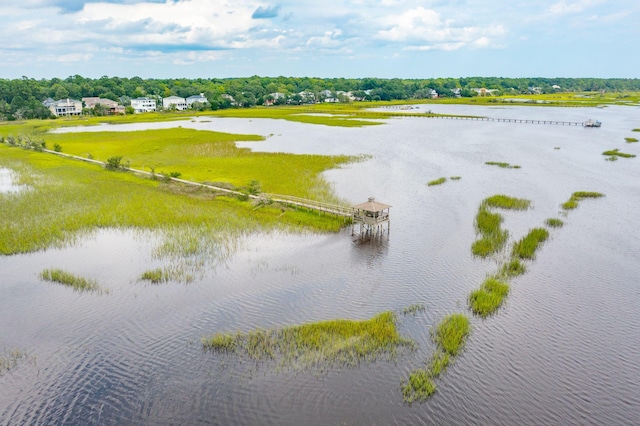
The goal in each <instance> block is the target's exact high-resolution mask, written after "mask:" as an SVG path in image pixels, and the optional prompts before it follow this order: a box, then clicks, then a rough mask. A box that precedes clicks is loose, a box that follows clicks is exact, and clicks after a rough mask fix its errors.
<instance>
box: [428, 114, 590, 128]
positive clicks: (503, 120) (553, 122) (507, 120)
mask: <svg viewBox="0 0 640 426" xmlns="http://www.w3.org/2000/svg"><path fill="white" fill-rule="evenodd" d="M425 117H427V118H441V119H447V120H472V121H493V122H497V123H522V124H550V125H554V126H584V123H583V122H581V121H556V120H527V119H521V118H492V117H472V116H459V115H426V116H425Z"/></svg>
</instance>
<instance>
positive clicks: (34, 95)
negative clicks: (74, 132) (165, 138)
mask: <svg viewBox="0 0 640 426" xmlns="http://www.w3.org/2000/svg"><path fill="white" fill-rule="evenodd" d="M475 88H485V89H489V90H492V93H493V94H494V95H497V94H522V93H530V92H531V91H532V90H535V92H536V93H553V92H558V91H563V92H586V91H590V92H593V91H614V92H622V91H640V79H617V78H613V79H600V78H503V77H464V78H433V79H382V78H358V79H354V78H313V77H260V76H253V77H246V78H226V79H217V78H208V79H206V78H197V79H186V78H179V79H143V78H140V77H132V78H122V77H108V76H103V77H100V78H97V79H92V78H85V77H82V76H80V75H74V76H70V77H67V78H65V79H60V78H52V79H41V80H36V79H33V78H28V77H22V78H20V79H13V80H8V79H0V120H14V119H29V118H49V117H50V112H49V110H48V109H47V108H46V107H44V105H42V101H44V100H45V99H47V98H52V99H54V100H58V99H65V98H72V99H78V100H80V99H82V98H83V97H93V96H96V97H101V98H106V99H111V100H114V101H117V102H120V103H122V104H123V105H125V106H127V105H129V104H130V100H131V99H132V98H137V97H142V96H147V97H151V98H156V99H158V100H159V99H161V98H164V97H168V96H171V95H176V96H180V97H185V98H186V97H188V96H191V95H196V94H200V93H203V94H204V95H205V96H206V97H207V99H208V100H209V104H207V105H206V106H202V105H201V106H200V107H201V108H202V107H205V108H208V109H213V110H215V109H220V108H229V107H252V106H255V105H262V104H263V103H264V102H265V100H267V99H269V100H271V101H274V102H275V103H276V104H277V103H284V102H286V103H303V102H308V101H309V98H308V97H305V96H301V95H300V94H301V93H307V94H308V93H311V94H313V97H312V99H315V100H316V101H322V100H324V99H323V98H324V97H327V96H332V97H334V98H335V99H340V100H342V101H344V100H348V99H345V98H344V95H343V93H345V92H348V93H350V94H351V95H352V96H353V97H355V98H357V99H360V100H398V99H424V98H428V97H430V93H431V90H435V91H436V92H437V93H438V95H439V97H451V96H463V97H464V96H476V95H477V93H476V92H475V91H474V90H473V89H475ZM327 91H329V93H331V95H328V94H327ZM274 93H279V94H283V95H284V96H282V97H277V98H276V99H274V97H273V96H272V94H274ZM223 95H230V96H231V97H232V98H233V101H231V100H230V99H229V98H228V97H227V96H223Z"/></svg>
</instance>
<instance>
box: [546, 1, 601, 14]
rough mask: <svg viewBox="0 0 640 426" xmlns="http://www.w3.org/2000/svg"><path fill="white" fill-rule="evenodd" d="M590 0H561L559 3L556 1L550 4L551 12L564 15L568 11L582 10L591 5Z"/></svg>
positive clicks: (576, 11)
mask: <svg viewBox="0 0 640 426" xmlns="http://www.w3.org/2000/svg"><path fill="white" fill-rule="evenodd" d="M590 3H591V2H590V1H589V0H577V1H573V2H567V1H566V0H561V1H559V2H558V3H554V4H552V5H551V6H549V12H550V13H552V14H554V15H564V14H568V13H578V12H582V11H583V10H584V9H585V8H587V7H589V6H590Z"/></svg>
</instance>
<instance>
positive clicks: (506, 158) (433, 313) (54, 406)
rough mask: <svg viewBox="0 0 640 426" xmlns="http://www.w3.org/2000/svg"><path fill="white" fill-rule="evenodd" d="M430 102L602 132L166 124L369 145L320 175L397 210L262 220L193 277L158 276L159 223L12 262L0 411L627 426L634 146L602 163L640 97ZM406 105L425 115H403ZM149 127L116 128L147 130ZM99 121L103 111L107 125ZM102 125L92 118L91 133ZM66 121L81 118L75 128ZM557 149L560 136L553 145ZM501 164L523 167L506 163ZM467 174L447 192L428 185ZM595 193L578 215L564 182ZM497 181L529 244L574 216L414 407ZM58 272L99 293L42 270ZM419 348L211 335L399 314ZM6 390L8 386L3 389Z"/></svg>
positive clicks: (59, 415)
mask: <svg viewBox="0 0 640 426" xmlns="http://www.w3.org/2000/svg"><path fill="white" fill-rule="evenodd" d="M422 108H424V109H425V110H428V109H431V110H432V111H434V112H438V113H458V114H472V115H483V116H491V117H504V118H527V119H541V120H544V119H547V120H550V119H553V120H565V121H584V120H586V119H588V118H594V119H599V120H601V121H602V122H603V127H602V128H599V129H585V128H582V127H565V126H549V125H534V124H511V123H490V122H474V121H454V120H442V119H422V118H420V119H417V118H399V119H393V120H390V121H389V122H388V124H385V125H381V126H372V127H367V128H348V129H347V128H333V127H325V126H312V125H305V124H301V123H289V122H286V121H282V120H258V119H253V120H246V119H219V118H209V117H207V118H204V117H203V118H198V119H195V120H194V121H181V122H179V123H155V124H152V125H147V126H153V127H155V128H167V127H175V126H177V125H181V126H183V127H193V128H200V129H212V130H218V131H226V132H236V133H257V134H262V135H265V136H268V138H267V139H266V141H264V142H246V143H241V144H240V145H243V146H248V147H251V148H253V149H259V150H264V151H285V152H295V153H326V154H354V155H358V154H371V155H372V156H373V157H372V158H371V159H370V160H368V161H365V162H361V163H355V164H351V165H348V166H345V167H343V168H341V169H338V170H332V171H329V172H327V173H326V174H325V175H326V177H327V179H328V180H329V181H330V182H332V184H333V186H334V189H335V191H336V193H337V194H338V195H339V196H340V197H343V198H344V199H346V200H349V201H351V202H353V203H359V202H362V201H365V200H366V198H367V197H369V196H375V197H376V199H378V200H379V201H381V202H384V203H387V204H391V205H392V206H393V207H392V209H391V229H390V233H389V234H388V235H385V237H384V238H383V239H382V240H380V241H375V242H368V243H362V242H359V241H358V240H354V239H353V238H352V237H351V236H350V232H349V231H348V230H345V231H344V232H342V233H340V234H337V235H329V236H317V235H302V236H300V235H282V234H271V235H253V236H249V237H247V238H246V239H244V240H243V241H242V243H241V247H240V249H239V250H238V252H237V253H236V255H235V256H233V257H232V258H231V259H229V260H227V261H225V262H224V263H222V264H218V265H211V267H210V268H209V269H208V270H207V271H206V273H205V275H204V276H203V277H202V279H199V280H197V281H195V282H193V283H190V284H179V283H168V284H164V285H159V286H158V285H149V284H144V283H140V282H137V281H136V279H137V277H138V276H139V275H140V273H141V272H143V271H145V270H147V269H150V268H152V267H156V266H158V260H156V259H154V258H153V256H152V254H151V253H152V248H153V239H150V238H148V236H141V235H136V234H135V233H131V232H116V231H108V230H103V231H100V232H97V233H95V235H93V236H92V237H90V238H87V239H85V240H84V241H83V242H82V243H81V244H79V245H78V246H75V247H72V248H68V249H61V250H49V251H46V252H41V253H34V254H29V255H20V256H11V257H4V258H0V270H1V271H2V275H1V276H0V324H3V326H2V334H0V348H7V349H14V348H17V349H21V350H24V351H26V352H27V354H28V355H29V356H30V358H29V360H28V361H23V362H21V363H20V365H19V366H18V367H17V368H15V369H13V370H11V371H9V372H5V373H4V374H3V375H2V376H0V388H1V389H3V392H0V422H1V423H6V424H23V423H38V424H43V423H45V424H48V423H55V424H60V423H66V424H88V423H100V424H102V423H106V424H122V423H135V424H140V423H143V424H174V423H186V424H194V423H195V424H199V423H202V424H342V423H346V424H385V425H386V424H514V423H518V424H634V423H637V419H639V418H640V397H639V395H640V383H639V382H638V380H637V378H638V377H640V339H638V334H639V332H640V289H639V287H638V285H639V284H638V283H639V281H640V280H639V278H640V270H639V269H638V266H637V259H638V258H640V245H639V244H638V241H639V237H640V227H638V226H637V224H636V222H637V220H636V216H637V206H639V205H640V187H639V186H638V184H637V178H638V176H639V175H638V165H637V164H638V163H637V161H638V159H637V158H634V159H624V158H622V159H620V160H619V161H616V162H609V161H604V158H605V157H604V156H602V155H601V153H602V152H603V151H605V150H608V149H612V148H620V150H621V151H623V152H629V153H634V154H640V153H639V152H638V150H639V149H640V148H639V146H638V145H639V144H626V143H624V138H625V137H629V136H633V134H632V132H631V129H633V128H637V127H640V125H639V123H638V122H639V121H640V118H639V114H638V113H639V112H640V111H639V109H638V108H635V107H627V108H621V107H610V108H605V109H595V108H592V109H582V108H540V107H524V106H519V107H496V108H487V107H474V106H456V105H442V106H439V105H436V106H434V105H428V106H423V107H422ZM413 112H415V110H414V111H413ZM142 126H143V125H141V124H131V125H122V126H108V129H110V130H113V129H116V128H117V129H118V130H127V129H128V130H131V129H141V128H143V127H142ZM105 127H106V126H105ZM90 129H91V130H92V131H95V130H99V128H90ZM66 131H70V130H66ZM556 148H559V149H556ZM486 161H503V162H508V163H511V164H517V165H520V166H521V167H522V168H521V169H501V168H498V167H495V166H488V165H485V164H484V163H485V162H486ZM442 176H445V177H451V176H461V180H459V181H452V180H448V181H447V182H446V183H444V184H443V185H440V186H435V187H427V185H426V183H427V182H428V181H430V180H433V179H436V178H439V177H442ZM578 190H587V191H599V192H602V193H604V194H606V197H605V198H601V199H596V200H584V201H582V202H581V204H580V206H579V207H578V209H576V210H574V211H570V212H569V213H568V214H567V215H566V217H565V216H563V215H562V214H561V212H560V208H559V205H560V204H561V203H562V202H564V201H566V200H567V199H568V198H569V196H570V195H571V193H572V192H574V191H578ZM497 193H504V194H507V195H512V196H516V197H523V198H527V199H530V200H531V201H532V202H533V204H534V208H533V209H531V210H529V211H526V212H508V213H504V216H505V222H504V227H505V229H508V230H509V231H510V234H511V236H512V239H518V238H520V237H521V236H523V235H524V234H526V232H527V231H528V230H529V229H530V228H532V227H537V226H542V225H543V223H544V220H545V219H547V218H549V217H560V218H561V219H562V220H563V221H564V222H565V226H564V227H562V228H559V229H554V230H552V231H551V239H550V240H549V241H548V242H547V243H546V244H545V245H544V246H543V247H542V248H541V250H539V252H538V255H537V258H536V260H535V261H533V262H530V263H529V264H528V271H527V273H526V274H525V275H523V276H521V277H519V278H517V279H514V280H513V281H512V291H511V293H510V295H509V297H508V299H507V302H506V305H505V306H504V307H503V308H502V309H501V310H500V311H499V312H498V313H497V314H496V315H494V316H493V317H490V318H488V319H486V320H480V319H477V318H473V320H472V323H473V331H472V334H471V336H470V338H469V341H468V343H467V347H466V350H465V351H464V353H463V354H462V355H461V356H459V357H458V358H457V360H456V362H455V364H454V365H453V366H451V367H450V368H449V370H448V372H447V373H446V375H445V376H444V377H442V378H441V379H438V381H437V385H438V392H437V393H436V394H435V395H434V397H432V398H431V399H430V400H429V401H428V402H426V403H424V404H413V405H412V406H408V405H406V404H403V402H402V395H401V393H400V390H399V388H400V380H401V379H403V378H406V377H408V373H409V372H410V371H411V370H413V369H415V368H418V367H420V366H421V365H422V361H423V360H424V359H426V358H427V357H428V356H429V355H430V354H431V352H432V349H433V348H432V343H431V342H430V339H429V329H430V327H431V326H432V325H433V324H435V323H437V322H438V321H439V320H440V319H442V318H443V316H444V315H446V314H448V313H452V312H465V311H466V309H467V308H466V298H467V296H468V294H469V293H470V292H471V291H472V290H473V289H475V288H477V287H478V286H479V285H480V283H481V282H482V280H483V278H484V277H485V275H486V274H487V273H491V272H493V271H494V270H495V269H496V268H497V266H498V265H497V264H496V263H495V262H494V261H490V260H489V261H487V260H485V261H483V260H479V259H475V258H473V257H472V256H471V254H470V246H471V243H472V242H473V240H474V238H475V235H474V229H473V220H474V216H475V213H476V210H477V208H478V205H479V203H480V201H481V200H482V199H484V198H485V197H487V196H490V195H493V194H497ZM51 267H59V268H62V269H65V270H68V271H70V272H73V273H75V274H78V275H82V276H86V277H91V278H95V279H96V280H98V282H99V283H100V284H101V285H102V287H103V288H106V289H108V290H110V293H109V294H95V293H88V294H86V293H85V294H81V293H76V292H73V291H71V290H69V289H67V288H64V287H61V286H56V285H53V284H49V283H44V282H41V281H40V280H39V279H38V273H39V272H40V271H41V270H42V269H45V268H51ZM413 303H424V304H425V306H426V310H425V311H424V312H421V313H418V314H417V315H416V316H415V317H413V316H407V317H404V316H402V315H400V317H399V319H400V327H401V331H402V333H403V334H404V335H406V336H409V337H411V338H413V339H415V340H416V342H417V343H418V345H419V347H418V350H417V351H416V352H414V353H411V354H407V355H405V356H403V357H401V358H400V359H398V360H397V361H396V362H385V361H378V362H376V363H374V364H371V365H363V366H361V367H359V368H357V369H350V370H346V371H345V370H332V371H329V372H328V373H326V374H318V373H317V372H306V373H288V372H275V371H274V370H273V369H272V368H270V366H269V365H260V366H255V365H253V364H251V363H246V362H245V363H238V362H236V360H234V359H233V358H232V357H228V356H223V355H213V354H210V353H205V352H203V351H202V350H201V348H200V344H199V339H200V337H202V336H206V335H210V334H213V333H215V332H218V331H231V332H233V331H238V330H241V331H247V330H251V329H254V328H256V327H261V328H265V327H275V326H283V325H291V324H299V323H304V322H310V321H317V320H325V319H333V318H353V319H357V318H368V317H371V316H373V315H375V314H376V313H379V312H381V311H384V310H394V311H396V312H401V310H402V308H404V307H406V306H408V305H411V304H413ZM5 389H7V390H9V391H5Z"/></svg>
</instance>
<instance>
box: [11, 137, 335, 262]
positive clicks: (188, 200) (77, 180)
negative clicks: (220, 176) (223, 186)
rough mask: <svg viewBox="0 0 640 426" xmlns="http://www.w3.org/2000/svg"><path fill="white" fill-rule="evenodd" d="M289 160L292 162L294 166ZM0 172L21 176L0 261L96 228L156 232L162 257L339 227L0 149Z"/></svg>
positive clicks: (327, 220) (319, 218)
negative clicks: (251, 237)
mask: <svg viewBox="0 0 640 426" xmlns="http://www.w3.org/2000/svg"><path fill="white" fill-rule="evenodd" d="M292 161H295V159H294V160H292ZM0 167H6V168H9V169H11V170H13V171H14V172H15V173H16V174H17V175H18V182H16V183H17V184H20V185H26V187H27V188H29V189H27V190H24V191H21V192H19V193H12V194H0V200H1V201H2V202H0V230H1V231H0V232H1V235H0V236H1V238H0V254H4V255H7V254H14V253H25V252H31V251H36V250H42V249H46V248H48V247H61V246H65V245H68V244H70V243H73V242H74V241H75V239H76V238H77V237H78V236H80V235H82V234H83V233H86V232H90V231H91V230H94V229H97V228H134V229H142V230H155V231H158V232H160V233H161V234H162V235H164V236H165V245H164V246H163V247H162V250H161V252H162V253H164V254H169V253H173V254H177V255H179V254H180V253H182V254H185V255H194V254H196V253H205V254H206V253H219V252H223V251H225V250H226V248H225V247H227V243H225V241H229V240H228V238H227V237H228V236H230V235H242V234H243V233H245V232H251V231H256V230H259V229H264V230H270V229H288V230H302V229H306V230H314V231H321V232H326V231H331V232H334V231H337V230H338V229H339V228H340V227H341V226H342V225H343V220H342V219H339V218H336V217H333V216H330V215H318V214H309V213H307V212H305V211H298V210H292V209H286V208H283V207H279V206H275V205H269V206H263V207H261V208H258V209H256V208H255V207H254V205H253V204H251V203H250V202H246V201H241V200H238V199H235V198H229V197H216V196H215V194H213V193H211V192H210V191H208V190H203V189H199V190H188V191H182V190H180V186H179V185H175V184H165V183H163V182H161V181H154V180H150V179H143V178H140V177H137V176H134V175H133V174H131V173H123V172H109V171H105V170H104V169H103V168H101V167H99V166H96V165H92V164H87V163H83V162H79V161H73V160H68V159H64V158H60V157H57V156H55V155H51V154H47V153H39V152H33V151H26V150H22V149H18V148H8V147H6V146H5V145H1V144H0Z"/></svg>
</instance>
